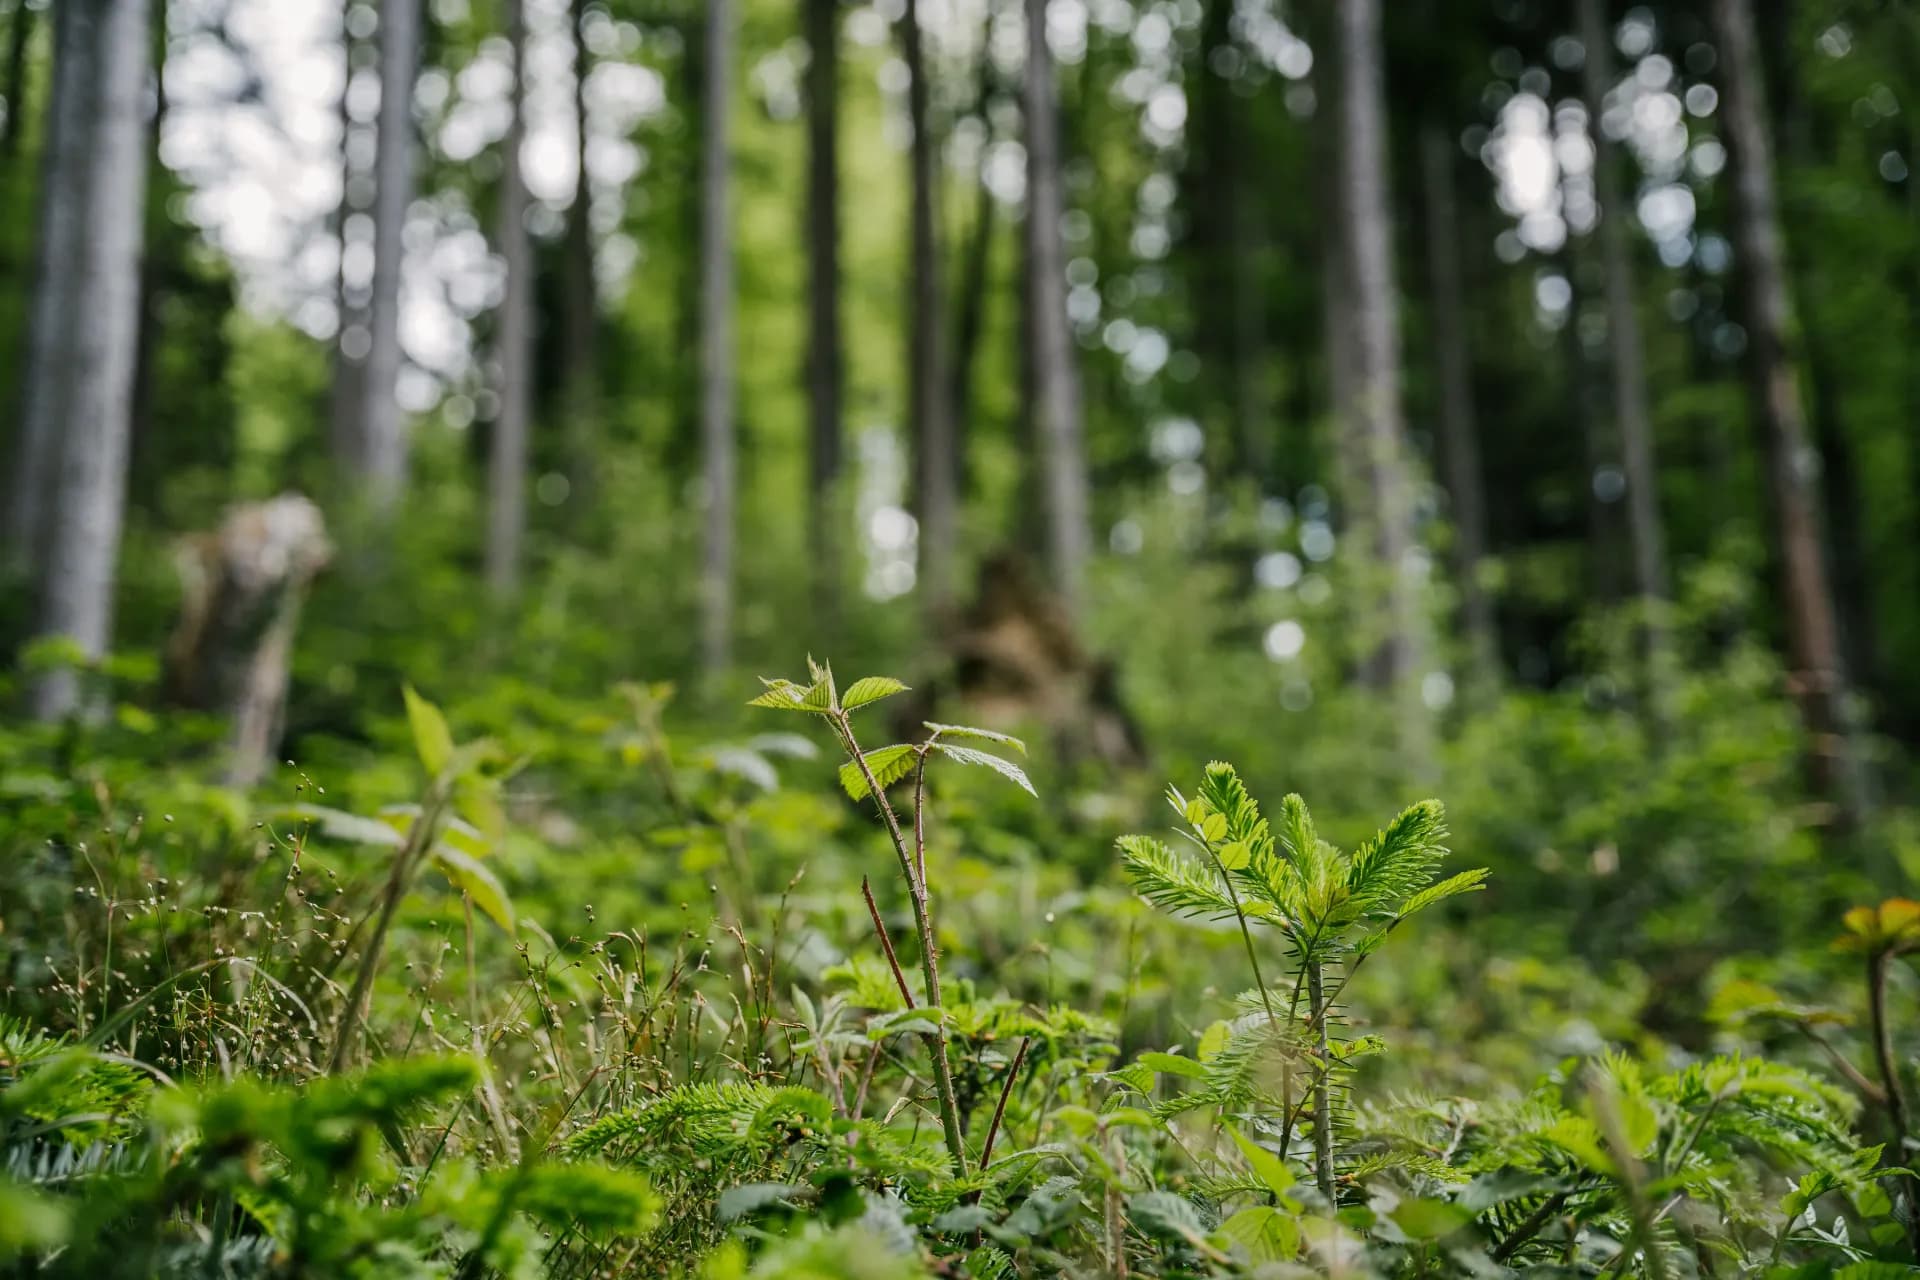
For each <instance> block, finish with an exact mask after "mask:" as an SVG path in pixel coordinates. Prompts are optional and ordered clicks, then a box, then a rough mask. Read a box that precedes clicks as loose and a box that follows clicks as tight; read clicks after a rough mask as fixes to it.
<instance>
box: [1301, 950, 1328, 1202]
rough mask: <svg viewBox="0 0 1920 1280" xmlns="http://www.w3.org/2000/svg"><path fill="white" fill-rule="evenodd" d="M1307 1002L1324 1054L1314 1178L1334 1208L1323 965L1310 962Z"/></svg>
mask: <svg viewBox="0 0 1920 1280" xmlns="http://www.w3.org/2000/svg"><path fill="white" fill-rule="evenodd" d="M1306 964H1307V1002H1308V1004H1309V1006H1310V1012H1311V1013H1312V1015H1313V1023H1314V1026H1315V1027H1316V1028H1318V1032H1317V1034H1316V1035H1315V1037H1314V1043H1315V1046H1316V1047H1317V1048H1318V1049H1319V1051H1320V1071H1319V1074H1317V1075H1316V1076H1315V1077H1314V1080H1313V1176H1314V1181H1316V1182H1317V1183H1318V1184H1319V1186H1320V1194H1321V1195H1322V1196H1324V1197H1325V1198H1326V1201H1327V1204H1328V1206H1329V1207H1331V1206H1332V1205H1333V1203H1334V1200H1333V1085H1332V1080H1333V1046H1332V1045H1331V1043H1329V1041H1328V1040H1327V1020H1326V1018H1325V1016H1324V1015H1325V1013H1326V985H1325V984H1326V977H1325V975H1324V974H1323V973H1322V972H1321V969H1320V962H1319V961H1317V960H1313V959H1308V960H1307V962H1306Z"/></svg>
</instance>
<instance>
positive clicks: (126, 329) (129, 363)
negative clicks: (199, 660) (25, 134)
mask: <svg viewBox="0 0 1920 1280" xmlns="http://www.w3.org/2000/svg"><path fill="white" fill-rule="evenodd" d="M60 10H61V13H62V15H63V21H64V22H66V23H68V24H70V25H69V26H68V28H67V30H66V32H65V33H64V34H65V35H66V36H67V38H68V39H70V40H81V41H85V42H87V43H88V44H89V45H90V46H91V47H92V49H93V50H94V51H95V53H94V57H93V59H92V60H91V62H90V63H89V64H87V65H85V66H84V67H77V66H74V65H71V64H70V65H69V66H68V67H67V68H63V70H68V71H72V70H83V71H85V72H87V73H89V74H88V75H87V76H86V78H85V79H82V80H79V81H77V82H75V83H73V84H71V85H70V86H68V88H69V89H70V90H71V91H72V93H73V96H74V97H76V98H78V99H80V101H79V102H77V103H72V104H71V105H73V106H75V107H76V109H77V110H79V111H80V112H81V116H82V119H84V120H85V121H87V128H86V131H85V133H84V135H79V136H83V137H84V139H85V144H84V145H83V146H80V147H79V148H78V149H77V150H67V149H66V148H65V147H64V146H63V147H62V148H60V152H61V153H62V158H58V159H56V160H55V161H54V163H55V165H56V166H64V165H74V166H77V167H80V168H82V169H83V170H85V172H84V174H82V175H81V176H80V178H79V181H78V182H77V183H76V184H75V190H76V192H77V194H78V200H77V201H76V202H75V205H74V207H73V208H72V210H71V212H72V213H73V215H74V221H75V223H76V228H75V235H74V236H73V237H72V238H71V239H67V238H64V237H63V238H62V246H63V248H64V249H65V251H66V252H67V253H68V255H70V256H68V257H66V258H65V259H64V260H62V261H56V262H55V263H54V264H53V271H52V274H51V277H50V281H51V283H52V285H53V287H55V288H58V289H63V290H67V289H70V290H71V291H72V294H73V297H72V299H71V300H70V301H69V302H68V304H67V305H66V306H64V307H62V308H60V309H59V311H58V312H57V314H58V316H59V317H60V318H61V319H62V320H63V322H64V323H65V325H66V326H67V328H66V329H65V331H64V332H56V333H55V335H53V341H52V342H51V344H49V346H48V347H46V348H43V349H42V350H41V352H40V354H42V355H43V356H45V357H46V358H48V359H50V360H51V361H52V362H53V365H54V368H53V369H52V370H51V371H50V372H49V374H48V375H47V377H48V379H49V381H50V382H53V383H55V384H60V383H64V384H65V385H64V387H63V388H62V389H61V390H60V391H58V392H56V395H55V398H54V403H55V404H56V405H57V407H58V412H57V416H56V418H55V419H54V421H55V422H56V423H57V429H56V436H55V438H56V439H57V440H59V444H58V446H57V450H56V455H57V457H58V467H57V470H55V472H54V473H53V477H52V478H53V483H52V486H51V490H50V494H49V497H50V502H51V506H50V509H49V510H48V512H47V520H48V526H47V528H48V536H47V543H46V554H45V559H44V561H43V562H42V567H41V574H40V581H41V585H42V595H41V601H40V612H39V616H38V619H37V628H36V630H37V633H38V634H39V635H42V636H62V637H66V638H68V639H70V640H71V641H73V642H74V643H75V644H76V645H77V646H78V647H79V649H80V651H81V652H82V653H84V654H85V655H86V656H87V657H88V658H98V657H101V656H102V655H104V654H105V653H106V651H107V648H108V646H109V644H110V643H111V641H112V635H113V595H114V584H115V579H116V573H117V570H118V567H119V559H120V530H121V525H122V522H123V518H124V515H125V508H126V487H127V448H128V433H129V426H130V409H131V405H130V397H131V394H132V390H133V365H134V346H135V342H136V339H137V335H136V333H135V328H136V325H137V323H138V313H139V306H140V253H141V235H142V232H143V230H144V227H145V210H146V179H147V130H146V121H145V107H146V94H147V76H148V72H149V70H150V65H151V62H152V57H153V46H152V42H151V35H150V30H149V26H150V24H149V10H148V5H147V0H64V3H62V4H61V5H60ZM68 136H69V137H73V136H75V135H68ZM76 140H78V139H77V137H76ZM61 141H62V142H63V143H65V142H66V141H67V138H66V137H63V138H62V139H61ZM52 176H54V177H55V178H56V179H58V180H59V181H61V182H62V183H64V181H65V179H66V176H67V175H65V174H55V175H52ZM49 230H51V228H50V229H49ZM80 698H81V691H80V686H79V682H78V677H77V673H75V672H74V671H73V670H71V669H63V670H61V671H58V672H56V673H54V674H52V675H50V676H48V677H47V678H46V679H44V680H42V681H41V682H40V683H39V684H38V685H37V686H36V687H35V689H34V692H33V711H34V714H35V715H36V716H38V717H39V718H41V719H43V720H52V719H59V718H62V717H64V716H67V715H70V714H72V713H73V712H74V711H75V710H76V709H77V708H78V707H79V705H80Z"/></svg>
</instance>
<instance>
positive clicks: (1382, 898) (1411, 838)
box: [1347, 800, 1447, 913]
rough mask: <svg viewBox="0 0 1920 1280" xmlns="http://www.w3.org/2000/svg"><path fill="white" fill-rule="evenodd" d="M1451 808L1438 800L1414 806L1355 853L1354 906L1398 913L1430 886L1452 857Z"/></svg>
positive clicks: (1351, 880)
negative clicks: (1448, 841)
mask: <svg viewBox="0 0 1920 1280" xmlns="http://www.w3.org/2000/svg"><path fill="white" fill-rule="evenodd" d="M1446 838H1447V820H1446V810H1445V809H1443V808H1442V807H1441V805H1440V802H1439V801H1438V800H1422V801H1420V802H1419V803H1418V804H1414V805H1409V806H1408V807H1407V808H1406V809H1405V810H1403V811H1402V812H1401V814H1400V816H1399V817H1397V818H1395V819H1394V820H1393V821H1392V822H1390V823H1388V824H1387V825H1386V827H1385V829H1384V830H1382V831H1380V832H1379V833H1378V834H1376V835H1375V836H1374V837H1373V839H1371V840H1369V841H1367V842H1366V843H1365V844H1363V845H1361V846H1360V847H1359V848H1358V849H1356V850H1355V851H1354V854H1353V862H1352V865H1351V867H1350V868H1349V870H1348V873H1347V889H1348V893H1349V896H1350V900H1351V902H1352V905H1353V908H1354V909H1355V910H1356V911H1357V912H1360V913H1372V912H1382V911H1385V912H1396V913H1397V911H1398V908H1399V906H1400V904H1401V903H1403V902H1405V901H1406V900H1408V899H1409V898H1411V897H1412V896H1413V895H1414V894H1416V893H1418V892H1419V891H1420V890H1422V889H1424V888H1426V887H1427V884H1428V882H1429V881H1431V880H1432V879H1433V875H1434V869H1435V868H1436V867H1438V866H1439V865H1440V862H1441V860H1442V859H1443V858H1445V857H1446V856H1447V847H1446Z"/></svg>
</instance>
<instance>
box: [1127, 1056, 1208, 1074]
mask: <svg viewBox="0 0 1920 1280" xmlns="http://www.w3.org/2000/svg"><path fill="white" fill-rule="evenodd" d="M1139 1061H1140V1063H1141V1065H1142V1066H1148V1067H1152V1068H1153V1069H1154V1070H1155V1071H1157V1072H1159V1073H1160V1074H1161V1075H1165V1076H1185V1077H1186V1078H1187V1079H1189V1080H1205V1079H1206V1078H1207V1069H1206V1068H1205V1067H1203V1066H1201V1065H1200V1064H1199V1063H1197V1062H1195V1061H1194V1060H1193V1059H1192V1058H1183V1057H1181V1056H1180V1055H1179V1054H1177V1053H1143V1054H1141V1055H1140V1058H1139Z"/></svg>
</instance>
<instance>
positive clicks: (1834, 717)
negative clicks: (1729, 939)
mask: <svg viewBox="0 0 1920 1280" xmlns="http://www.w3.org/2000/svg"><path fill="white" fill-rule="evenodd" d="M1713 19H1714V24H1715V26H1716V28H1717V29H1718V34H1719V43H1720V62H1721V77H1720V78H1721V87H1722V91H1723V94H1724V101H1723V105H1722V108H1721V110H1722V118H1723V120H1724V127H1725V129H1726V132H1727V137H1728V141H1729V143H1730V144H1731V146H1730V149H1731V151H1732V153H1733V197H1734V199H1733V217H1734V233H1735V234H1734V242H1735V246H1736V252H1737V253H1738V254H1739V263H1740V268H1741V283H1742V286H1743V287H1742V288H1741V290H1740V293H1741V298H1740V302H1741V310H1742V314H1743V321H1744V323H1745V325H1746V329H1747V370H1748V394H1749V397H1750V399H1751V402H1752V412H1753V418H1754V423H1755V425H1756V427H1757V428H1758V430H1759V433H1760V450H1761V458H1762V461H1763V464H1764V466H1765V469H1766V474H1767V479H1768V487H1769V491H1770V495H1771V499H1772V505H1773V519H1774V525H1775V537H1776V539H1777V541H1778V556H1777V558H1778V560H1779V563H1780V566H1781V570H1782V575H1783V578H1784V581H1783V582H1782V583H1781V593H1780V595H1781V605H1782V608H1783V609H1784V611H1785V614H1786V624H1787V638H1788V660H1789V662H1790V663H1791V664H1792V667H1793V671H1792V676H1791V679H1792V683H1793V686H1794V695H1795V698H1796V700H1797V701H1798V703H1799V706H1800V713H1801V718H1802V719H1803V720H1804V722H1805V724H1806V727H1807V733H1808V736H1809V738H1810V739H1811V745H1812V760H1811V763H1812V766H1813V768H1812V773H1813V781H1814V785H1815V786H1816V788H1817V789H1818V790H1819V791H1820V793H1821V794H1822V795H1823V796H1824V797H1825V798H1826V799H1828V800H1829V801H1830V802H1831V803H1832V804H1833V805H1834V806H1835V809H1836V811H1837V815H1838V818H1839V821H1840V824H1841V825H1842V826H1844V827H1853V826H1856V825H1857V824H1858V823H1859V821H1860V820H1861V819H1862V818H1863V817H1864V816H1865V810H1866V796H1865V779H1864V774H1863V771H1862V767H1861V763H1860V760H1859V758H1858V756H1857V751H1856V743H1855V742H1854V741H1853V733H1852V726H1851V724H1850V722H1849V721H1850V715H1849V710H1848V706H1847V681H1846V674H1845V671H1844V670H1843V668H1842V664H1841V661H1840V643H1839V627H1838V625H1837V622H1836V619H1835V612H1834V603H1833V594H1832V588H1831V586H1830V585H1829V582H1828V578H1827V557H1826V546H1825V536H1824V533H1823V531H1822V528H1821V520H1820V511H1819V502H1818V498H1817V496H1816V492H1815V489H1814V480H1813V476H1812V470H1813V468H1812V466H1811V465H1809V460H1810V459H1811V458H1812V456H1813V454H1812V450H1811V448H1810V447H1809V444H1808V441H1807V429H1806V421H1805V418H1804V416H1803V413H1802V409H1801V405H1800V395H1799V388H1798V386H1797V385H1796V383H1795V378H1794V369H1793V362H1792V355H1791V352H1790V349H1789V343H1790V341H1791V335H1792V323H1793V322H1792V310H1791V307H1792V304H1791V301H1790V299H1789V297H1788V294H1787V276H1786V266H1785V254H1784V251H1783V249H1782V245H1781V237H1780V219H1779V210H1778V203H1777V199H1776V196H1775V193H1774V178H1773V144H1772V140H1771V138H1770V136H1769V132H1768V128H1767V120H1766V114H1765V108H1764V105H1763V104H1764V101H1765V99H1764V96H1763V95H1764V89H1763V87H1762V81H1761V73H1760V57H1759V50H1758V48H1757V46H1756V41H1755V37H1754V28H1753V8H1752V4H1751V0H1714V3H1713Z"/></svg>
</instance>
